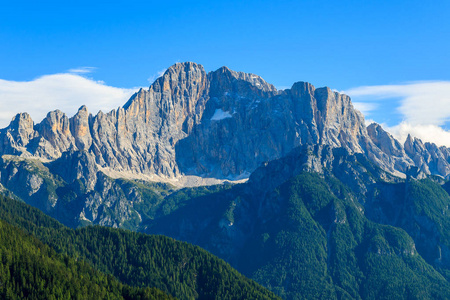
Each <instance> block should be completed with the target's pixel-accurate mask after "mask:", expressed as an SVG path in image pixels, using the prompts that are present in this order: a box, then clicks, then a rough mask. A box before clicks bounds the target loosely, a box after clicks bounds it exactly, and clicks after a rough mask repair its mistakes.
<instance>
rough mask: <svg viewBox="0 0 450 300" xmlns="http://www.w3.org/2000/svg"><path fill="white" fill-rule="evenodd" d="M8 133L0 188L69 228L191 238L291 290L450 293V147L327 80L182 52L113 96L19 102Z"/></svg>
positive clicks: (82, 233)
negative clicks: (160, 71) (92, 104)
mask: <svg viewBox="0 0 450 300" xmlns="http://www.w3.org/2000/svg"><path fill="white" fill-rule="evenodd" d="M0 138H1V140H2V141H3V142H2V143H0V153H1V155H2V156H1V160H0V184H1V185H0V192H1V193H2V194H4V195H7V196H9V197H12V198H16V199H19V200H23V201H25V202H26V203H28V204H31V205H32V206H34V207H37V208H39V209H40V210H42V211H43V212H45V213H46V214H48V215H50V216H52V217H54V218H56V219H57V220H59V221H60V222H62V223H63V224H65V225H67V226H69V227H74V228H76V227H83V226H86V225H92V224H98V225H104V226H109V227H119V228H125V229H131V230H134V231H140V232H145V233H152V234H164V235H167V236H170V237H172V238H176V239H179V240H183V241H188V242H189V243H193V244H196V245H199V246H201V247H203V248H205V249H206V250H208V251H210V252H212V253H213V254H215V255H217V256H219V257H220V258H222V259H224V260H225V261H227V262H228V263H230V264H231V265H232V266H233V267H235V268H236V269H237V270H238V271H240V272H242V273H243V274H244V275H246V276H248V277H250V278H252V279H254V280H255V281H257V282H259V283H260V284H262V285H264V286H265V287H268V288H269V289H270V290H272V291H274V292H275V293H276V294H277V295H279V296H282V297H284V298H287V299H302V298H308V299H310V298H330V299H387V298H395V299H397V298H398V299H402V298H403V299H423V298H430V299H431V298H433V299H439V298H442V299H446V298H449V297H450V294H449V282H448V280H449V278H450V277H449V276H450V273H449V270H450V267H449V266H450V252H449V249H450V242H449V241H450V238H449V237H448V236H447V235H448V232H450V227H449V226H450V222H449V217H450V215H448V206H449V205H450V197H449V193H448V192H449V191H450V187H449V186H450V185H449V183H448V181H447V180H448V179H449V177H450V159H449V157H450V149H448V148H446V147H443V146H442V147H438V146H437V145H435V144H431V143H423V142H422V141H420V140H419V139H416V138H413V137H411V136H408V138H407V140H406V141H405V142H404V143H403V144H402V143H401V142H399V141H397V140H396V139H395V138H394V137H393V136H392V135H390V134H389V133H388V132H386V131H385V130H383V128H382V127H381V126H380V125H378V124H375V123H374V124H370V125H369V126H366V124H365V120H364V117H363V115H362V114H361V113H360V112H358V111H357V110H355V109H354V108H353V105H352V103H351V100H350V98H349V97H348V96H346V95H343V94H340V93H337V92H334V91H332V90H331V89H329V88H327V87H324V88H315V87H314V86H313V85H311V84H309V83H306V82H297V83H294V84H293V85H292V87H291V88H290V89H286V90H277V89H276V88H275V87H274V86H273V85H271V84H269V83H267V82H265V81H264V80H263V79H262V78H261V77H259V76H257V75H254V74H249V73H242V72H235V71H232V70H230V69H228V68H227V67H222V68H220V69H218V70H216V71H213V72H209V73H206V72H205V70H204V68H203V67H202V66H201V65H198V64H195V63H191V62H188V63H177V64H175V65H173V66H172V67H170V68H169V69H167V71H166V72H165V73H164V75H163V76H161V77H160V78H158V79H157V80H156V81H155V82H154V83H153V84H152V85H151V86H150V87H149V89H148V90H144V89H141V90H139V91H138V92H137V93H136V94H134V95H133V96H132V97H131V98H130V100H129V101H128V102H127V103H126V104H125V105H124V106H123V107H120V108H118V109H117V110H112V111H110V112H108V113H103V112H99V113H98V114H97V115H95V116H93V115H91V114H89V112H88V110H87V108H86V107H84V106H83V107H81V108H80V110H79V111H78V112H77V114H75V116H73V117H71V118H69V117H67V116H66V115H65V114H64V113H62V112H60V111H53V112H50V113H49V114H48V115H47V117H46V118H45V119H44V120H43V121H42V122H41V123H38V124H34V122H33V121H32V120H31V118H30V116H29V115H28V114H26V113H21V114H18V115H17V116H15V117H14V119H13V121H12V122H11V124H10V125H9V126H8V127H7V128H4V129H2V130H0ZM11 222H12V221H11ZM64 232H65V234H66V235H68V236H69V237H70V239H72V240H71V243H72V242H73V244H72V245H76V244H78V243H81V244H83V243H84V242H85V241H84V240H83V239H86V237H91V236H104V235H106V236H109V237H111V239H112V240H114V241H122V240H127V241H128V239H129V241H130V243H131V244H133V243H135V242H136V240H135V239H136V236H133V235H128V234H126V233H124V232H123V231H121V230H117V231H114V230H112V231H108V230H106V229H100V228H96V227H94V229H93V228H91V227H88V228H86V229H78V230H77V231H75V233H74V232H72V231H68V229H65V231H64ZM55 236H56V237H58V236H60V235H58V234H55ZM44 237H46V238H49V237H48V236H44ZM44 237H43V236H39V238H42V239H43V238H44ZM79 239H81V241H80V240H79ZM94 240H96V238H95V239H94ZM161 240H164V239H163V238H161ZM164 241H166V242H167V241H170V240H164ZM45 242H48V243H49V244H51V245H53V246H55V247H58V243H57V241H56V240H53V239H51V235H50V238H49V239H47V240H45ZM166 242H164V243H166ZM85 245H86V244H85ZM86 247H87V246H86ZM124 247H125V246H124ZM70 249H72V250H70ZM83 249H84V248H83ZM83 249H79V248H77V247H76V246H73V247H72V248H69V250H70V251H69V250H67V249H66V248H64V249H63V251H64V252H65V251H68V252H67V253H68V254H70V255H75V256H76V255H85V254H83V253H84V252H83V251H85V250H83ZM125 249H127V248H126V247H125ZM106 250H108V249H105V251H106ZM116 250H117V249H116ZM116 250H114V251H116ZM108 251H109V250H108ZM145 251H147V250H145ZM198 251H200V250H198ZM86 255H87V254H86ZM130 255H131V256H133V254H132V253H131V252H130V253H128V252H127V255H126V257H130ZM161 255H162V256H164V255H168V254H167V253H166V252H165V253H164V254H161ZM86 257H88V256H86ZM89 257H90V256H89ZM90 259H92V262H93V263H94V264H98V266H100V268H104V269H101V270H102V271H105V272H111V273H114V272H113V269H111V266H110V265H109V264H108V263H105V262H102V260H101V259H100V257H96V256H95V255H94V256H93V257H91V258H90ZM120 259H122V258H120ZM116 264H118V265H121V266H123V268H122V269H120V272H119V273H114V274H115V275H116V276H117V277H120V276H125V275H124V274H125V273H126V270H127V267H126V265H128V264H132V262H129V261H126V260H125V263H124V261H119V262H116ZM176 276H181V275H176ZM120 278H122V277H120ZM189 280H191V279H189ZM189 280H188V282H190V281H189ZM124 282H125V283H128V284H137V285H138V286H139V285H140V284H141V283H142V282H140V281H137V282H134V281H130V282H128V281H126V280H124ZM157 287H159V288H161V289H162V290H163V291H170V285H169V287H168V286H157ZM183 291H184V293H187V294H188V295H196V294H195V293H197V294H200V293H199V292H198V291H197V290H195V288H193V287H192V286H191V287H189V288H187V287H186V288H184V290H183ZM176 295H177V296H179V295H181V294H176ZM183 295H185V294H183Z"/></svg>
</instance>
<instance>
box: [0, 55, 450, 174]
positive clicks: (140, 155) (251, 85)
mask: <svg viewBox="0 0 450 300" xmlns="http://www.w3.org/2000/svg"><path fill="white" fill-rule="evenodd" d="M0 137H1V139H2V140H3V143H2V144H0V153H2V154H3V155H5V154H8V155H15V156H21V157H23V158H37V159H39V160H41V161H44V162H46V161H49V160H50V161H54V160H57V159H59V158H61V156H62V155H63V153H65V152H67V151H86V152H87V153H88V154H89V156H91V157H92V159H93V160H94V161H95V164H96V165H97V166H98V167H99V168H100V169H102V171H103V172H105V173H107V174H111V175H112V174H114V177H129V176H134V177H139V178H144V177H143V176H144V175H146V176H147V179H153V180H155V181H160V180H162V179H164V178H171V179H176V178H178V179H179V178H181V177H182V176H183V175H197V176H201V177H205V178H219V179H226V178H228V179H237V178H247V177H248V176H249V174H250V173H251V172H253V171H254V170H255V169H256V168H257V167H258V166H259V165H260V164H261V163H262V162H265V161H269V160H272V159H276V158H280V157H282V156H284V155H286V154H287V153H288V152H289V151H291V150H292V149H293V148H295V147H297V146H300V145H304V144H323V145H330V146H333V147H344V148H346V149H348V150H349V151H351V152H355V153H365V154H366V155H367V156H369V157H370V159H371V160H373V161H374V162H376V163H377V164H378V165H380V166H382V167H383V168H384V169H386V170H388V171H390V172H392V173H397V172H401V173H405V172H406V170H407V169H408V167H409V166H416V167H418V168H419V169H421V170H422V171H424V172H426V173H433V174H439V175H441V176H444V177H446V176H448V175H449V172H450V169H449V164H448V162H447V161H446V158H447V157H448V155H449V150H448V149H447V148H445V147H440V148H439V147H436V146H433V145H431V144H425V145H423V144H422V143H421V142H420V141H419V140H415V139H412V138H409V139H408V141H406V143H405V145H403V146H402V145H401V144H400V143H398V142H397V141H395V140H394V139H393V138H392V137H391V136H390V135H389V134H388V133H386V132H384V131H383V130H382V129H381V127H380V126H379V125H374V126H372V127H369V128H366V126H365V123H364V117H363V116H362V115H361V114H360V113H359V112H358V111H356V110H355V109H354V108H353V106H352V104H351V101H350V98H349V97H348V96H346V95H342V94H339V93H337V92H333V91H331V90H330V89H329V88H318V89H316V88H315V87H314V86H312V85H311V84H309V83H305V82H297V83H295V84H294V85H293V86H292V87H291V88H290V89H286V90H282V91H277V90H276V88H275V87H274V86H273V85H271V84H269V83H267V82H265V81H264V80H263V79H262V78H261V77H259V76H257V75H253V74H247V73H242V72H235V71H232V70H230V69H228V68H226V67H222V68H220V69H218V70H217V71H214V72H210V73H206V72H205V70H204V68H203V67H202V66H201V65H198V64H195V63H190V62H189V63H177V64H175V65H173V66H172V67H170V68H169V69H167V71H166V72H165V73H164V75H163V76H162V77H160V78H158V79H157V80H156V81H155V82H154V83H153V84H152V85H151V86H150V88H149V89H148V90H144V89H141V90H139V91H138V92H137V93H136V94H134V95H133V96H132V97H131V99H130V100H129V101H128V102H127V103H126V104H125V105H124V106H123V107H121V108H118V109H117V110H112V111H111V112H108V113H103V112H99V113H98V114H97V115H96V116H92V115H91V114H89V112H88V110H87V108H86V107H85V106H83V107H81V108H80V109H79V111H78V112H77V114H75V116H73V117H71V118H69V117H67V116H66V115H65V114H64V113H62V112H61V111H58V110H56V111H53V112H50V113H49V114H48V115H47V117H46V118H45V119H44V120H43V121H42V122H41V123H39V124H36V125H34V122H33V121H32V120H31V118H30V116H29V115H28V114H26V113H21V114H18V115H17V116H16V117H15V118H14V119H13V120H12V122H11V124H10V125H9V126H8V127H7V128H5V129H3V130H1V131H0ZM416 156H419V157H422V159H420V158H418V157H416Z"/></svg>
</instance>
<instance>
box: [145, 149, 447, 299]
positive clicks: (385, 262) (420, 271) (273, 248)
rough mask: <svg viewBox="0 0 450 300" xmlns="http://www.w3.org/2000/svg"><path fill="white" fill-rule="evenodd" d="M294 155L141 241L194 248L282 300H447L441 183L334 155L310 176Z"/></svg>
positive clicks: (200, 201)
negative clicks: (168, 240)
mask: <svg viewBox="0 0 450 300" xmlns="http://www.w3.org/2000/svg"><path fill="white" fill-rule="evenodd" d="M301 155H302V154H300V155H298V156H295V155H293V156H292V157H286V158H283V159H281V160H279V161H274V162H271V163H269V164H268V165H266V166H265V167H263V168H261V169H260V170H259V171H257V172H255V173H254V174H253V175H252V177H251V178H250V181H249V182H248V183H246V184H242V185H237V186H234V187H233V188H232V189H231V190H228V191H222V192H219V193H213V194H209V195H204V196H201V197H197V198H193V199H190V200H187V201H186V202H185V203H184V206H183V207H180V208H179V209H177V210H175V211H174V212H172V213H171V214H169V215H167V216H165V217H161V218H159V219H156V220H155V221H154V222H153V224H151V226H149V227H148V228H149V232H151V233H161V234H165V235H168V236H172V237H174V238H177V239H184V240H186V241H188V242H192V243H195V244H198V245H200V246H201V247H203V248H205V249H207V250H209V251H211V252H212V253H214V254H216V255H218V256H219V257H223V258H224V259H226V260H227V261H229V262H231V264H232V266H234V267H235V268H236V269H237V270H239V271H240V272H242V273H243V274H245V275H247V276H248V277H250V278H253V279H255V280H256V281H257V282H259V283H260V284H262V285H263V286H266V287H267V288H269V289H270V290H272V291H274V292H275V293H276V294H278V295H280V296H281V297H283V298H286V299H450V284H449V282H448V279H447V276H448V275H447V270H448V266H449V264H448V261H449V258H450V251H448V250H447V249H449V247H448V246H447V245H448V244H447V242H446V239H447V235H448V234H449V232H450V223H449V220H450V219H449V215H448V207H450V201H449V200H450V197H449V196H448V194H447V193H445V191H444V189H443V188H442V187H441V186H440V185H439V184H437V183H435V182H433V181H432V180H421V181H419V180H413V179H411V180H408V181H405V180H402V179H400V178H394V177H393V176H391V175H389V174H387V173H385V172H383V171H382V170H380V169H379V168H376V167H375V166H373V164H371V163H370V162H368V161H367V159H365V160H364V157H363V156H350V155H348V154H345V153H344V154H342V153H338V152H337V151H336V152H333V155H334V159H333V163H334V164H335V165H333V166H332V167H331V166H330V167H329V168H328V169H324V170H323V173H322V174H319V173H314V172H311V171H310V170H304V169H303V166H304V161H306V159H304V158H302V157H301ZM313 155H314V154H313ZM314 159H317V157H316V158H314ZM322 159H323V157H322ZM428 252H432V253H433V255H434V256H428V255H427V253H428ZM439 254H440V256H439ZM446 262H447V264H446Z"/></svg>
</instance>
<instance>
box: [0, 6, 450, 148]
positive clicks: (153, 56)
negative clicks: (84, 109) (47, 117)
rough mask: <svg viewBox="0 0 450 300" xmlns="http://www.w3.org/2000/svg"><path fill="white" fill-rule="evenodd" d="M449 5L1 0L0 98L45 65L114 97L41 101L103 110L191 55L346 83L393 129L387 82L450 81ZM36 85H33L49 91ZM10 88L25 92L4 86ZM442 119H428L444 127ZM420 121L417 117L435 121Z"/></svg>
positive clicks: (281, 76) (289, 76)
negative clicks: (93, 84)
mask: <svg viewBox="0 0 450 300" xmlns="http://www.w3.org/2000/svg"><path fill="white" fill-rule="evenodd" d="M449 15H450V1H447V0H445V1H443V0H435V1H115V2H114V1H112V2H111V1H96V2H95V3H94V4H92V3H91V2H87V1H20V0H19V1H8V2H6V1H2V3H1V6H0V83H2V84H4V85H6V86H7V88H4V89H3V93H2V88H1V85H0V105H3V106H4V105H5V104H1V103H2V102H1V101H6V100H5V98H8V97H9V98H10V99H17V101H18V102H20V101H21V98H20V97H23V95H22V94H23V90H24V89H28V88H29V86H30V84H28V85H25V84H22V85H21V84H19V83H25V82H28V83H30V82H33V83H34V85H33V86H34V88H36V86H37V83H36V82H35V81H36V80H37V79H42V77H43V76H45V75H46V76H47V77H44V79H47V82H44V83H43V84H42V81H41V84H42V85H41V86H48V88H49V89H50V88H51V85H49V84H48V82H51V81H55V79H56V77H51V76H56V75H57V74H59V75H61V74H65V75H67V76H69V75H70V74H72V76H81V77H84V78H86V79H88V80H93V81H95V82H97V83H98V84H100V85H105V86H107V87H111V89H103V88H100V90H105V91H106V90H107V93H106V94H105V95H106V96H108V95H111V98H114V97H113V96H112V95H115V96H117V97H116V98H117V99H116V98H114V99H113V100H111V101H110V102H111V103H108V100H107V98H108V97H106V96H105V97H104V99H103V98H102V99H103V100H102V101H100V102H99V103H98V104H95V103H93V104H91V105H89V104H90V103H89V101H92V100H90V99H89V96H88V95H86V93H85V94H83V93H82V94H80V95H78V94H75V95H72V97H69V98H67V99H62V98H61V100H60V101H59V100H58V99H54V100H48V101H47V100H46V99H39V102H40V104H41V105H40V106H39V107H47V106H49V107H50V105H55V104H56V105H59V106H60V107H53V106H51V107H50V109H53V108H61V109H65V110H68V111H66V112H67V113H68V114H71V113H73V111H72V110H73V109H72V108H70V109H69V108H68V107H69V106H66V105H65V104H64V103H66V102H67V103H75V102H77V101H75V100H76V99H75V98H74V97H78V98H83V97H85V98H84V99H86V101H87V102H88V103H86V104H88V107H94V110H96V109H100V108H102V107H104V109H110V108H112V107H115V106H116V105H117V103H119V102H120V101H122V100H121V99H119V98H120V97H128V95H129V93H130V91H132V90H133V88H136V87H141V86H148V85H149V84H150V82H149V79H152V78H156V77H157V76H158V72H161V71H163V70H164V69H165V68H167V67H169V66H170V65H172V64H173V63H175V62H182V61H194V62H197V63H200V64H203V65H204V67H205V69H206V70H207V71H212V70H215V69H217V68H219V67H221V66H223V65H226V66H228V67H230V68H231V69H234V70H236V71H244V72H251V73H255V74H258V75H260V76H262V77H263V78H264V79H265V80H267V81H268V82H270V83H272V84H274V85H275V86H277V87H281V88H283V87H290V86H291V85H292V84H293V83H294V82H296V81H308V82H311V83H312V84H314V85H315V86H317V87H319V86H330V87H331V88H333V89H335V90H338V91H345V92H349V94H350V95H351V96H352V98H353V99H354V102H356V103H357V104H359V105H360V106H359V108H360V109H361V110H363V111H364V112H365V114H366V117H367V118H368V119H374V120H375V121H377V122H380V123H383V124H385V125H386V126H387V127H392V128H394V127H395V126H397V125H399V124H400V123H401V122H403V121H405V122H410V123H411V122H412V123H414V122H413V121H414V120H413V119H414V118H413V117H411V116H412V115H408V114H407V113H405V112H406V111H408V110H407V109H405V107H404V106H405V105H406V104H407V103H406V102H407V101H406V100H405V99H406V98H407V96H405V93H406V92H399V91H398V90H396V92H393V93H391V94H389V93H387V94H386V89H384V90H383V88H382V87H385V86H387V85H389V86H396V87H397V88H398V89H401V87H403V88H404V89H408V88H410V86H406V85H408V84H415V83H417V82H423V81H427V82H432V83H436V82H440V83H444V84H445V83H446V82H447V81H450V72H449V70H450V59H449V58H448V55H449V53H450V38H449V37H450V18H449V17H448V16H449ZM67 76H66V77H64V80H66V81H64V80H63V81H64V82H65V83H66V84H67V85H68V86H74V84H72V83H71V81H70V80H72V79H73V78H74V77H67ZM58 79H61V78H60V77H58ZM56 81H57V80H56ZM150 81H151V80H150ZM77 82H78V83H80V82H83V80H80V79H77ZM86 82H87V81H86ZM86 82H85V83H86ZM80 84H81V85H80V87H79V88H82V87H84V85H83V84H82V83H80ZM41 86H40V87H39V88H40V89H41V92H39V93H35V92H33V93H35V94H37V95H41V96H42V97H45V95H46V94H45V92H42V89H43V88H41ZM364 86H372V87H374V86H378V87H379V89H374V88H373V89H371V90H370V93H369V92H368V90H367V89H366V90H361V87H364ZM413 87H415V86H413ZM14 88H19V89H22V91H21V92H22V94H20V93H19V94H20V95H22V96H20V95H19V96H17V97H15V96H11V94H10V91H12V90H14ZM77 88H78V87H77ZM114 88H119V89H114ZM358 88H359V90H358ZM380 89H381V90H380ZM5 90H7V91H8V93H7V92H5ZM424 90H426V89H424ZM33 91H34V90H33ZM352 91H356V93H354V95H352V94H351V93H350V92H352ZM445 91H446V90H445V89H444V92H443V94H444V95H445ZM108 93H110V94H108ZM379 93H382V94H383V96H382V97H381V96H380V95H379ZM56 94H57V93H56ZM65 94H68V92H63V93H61V94H57V95H58V97H63V96H64V95H65ZM119 94H120V95H119ZM406 94H407V93H406ZM422 94H423V96H424V97H425V98H426V97H428V96H427V94H426V93H422ZM449 94H450V91H449ZM2 96H3V98H2ZM434 96H436V95H434ZM434 96H431V97H434ZM25 98H26V97H25ZM48 98H51V97H48ZM78 98H77V99H78ZM82 100H83V99H80V101H82ZM405 101H406V102H405ZM430 101H432V99H431V100H430ZM442 101H444V104H446V102H445V99H444V100H442V99H441V100H440V103H441V102H442ZM449 101H450V100H449ZM22 102H23V103H27V102H26V101H25V100H23V101H22ZM123 102H124V101H123ZM3 103H4V102H3ZM77 103H78V102H77ZM361 103H364V105H362V106H361ZM405 103H406V104H405ZM449 104H450V102H449ZM77 105H78V104H77ZM102 105H103V106H102ZM449 106H450V105H449ZM402 107H403V108H402ZM42 109H44V108H42ZM94 110H93V113H95V111H94ZM7 113H10V112H9V111H8V112H5V113H4V114H7ZM32 116H33V114H32ZM0 117H1V116H0ZM11 117H12V115H11ZM11 117H9V119H10V118H11ZM41 117H42V116H41V115H39V114H37V117H36V118H35V121H40V120H39V118H41ZM431 117H432V116H431V115H430V118H431ZM449 117H450V113H449ZM446 118H447V116H445V117H444V118H443V119H442V120H441V121H440V122H438V123H436V122H435V124H431V123H432V122H431V123H430V122H428V123H430V124H431V125H434V126H440V127H443V128H446V124H447V123H448V122H447V119H446ZM411 120H413V121H411ZM422 123H423V122H422ZM422 123H420V124H415V125H430V124H422ZM425 123H427V122H425ZM0 125H4V124H0ZM413 125H414V124H413ZM394 130H395V129H394ZM449 143H450V140H449Z"/></svg>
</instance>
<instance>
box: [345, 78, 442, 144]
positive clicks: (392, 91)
mask: <svg viewBox="0 0 450 300" xmlns="http://www.w3.org/2000/svg"><path fill="white" fill-rule="evenodd" d="M344 93H346V94H348V95H349V96H351V97H352V99H353V100H355V106H356V107H357V108H359V109H361V111H363V112H364V111H366V112H368V113H369V115H372V112H373V111H374V110H377V109H378V107H377V106H373V104H380V103H382V102H383V101H391V99H393V98H396V99H398V102H396V107H394V109H395V110H396V112H397V113H399V114H400V115H401V119H400V120H399V121H398V123H397V124H395V125H391V126H390V127H388V130H389V131H390V132H391V133H392V134H393V135H394V136H396V137H397V138H398V139H400V140H402V141H403V140H405V139H406V137H407V135H408V133H409V134H411V135H412V136H415V137H418V138H420V139H421V140H422V141H429V142H434V143H436V144H438V145H446V146H450V132H449V131H446V130H445V129H443V128H442V127H441V126H443V125H445V123H447V122H448V121H449V120H450V82H449V81H421V82H410V83H405V84H399V85H378V86H362V87H356V88H352V89H349V90H347V91H344ZM379 113H383V112H379ZM386 113H388V112H386ZM375 121H377V120H375ZM378 122H379V123H382V121H379V120H378ZM384 127H387V126H386V125H384Z"/></svg>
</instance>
